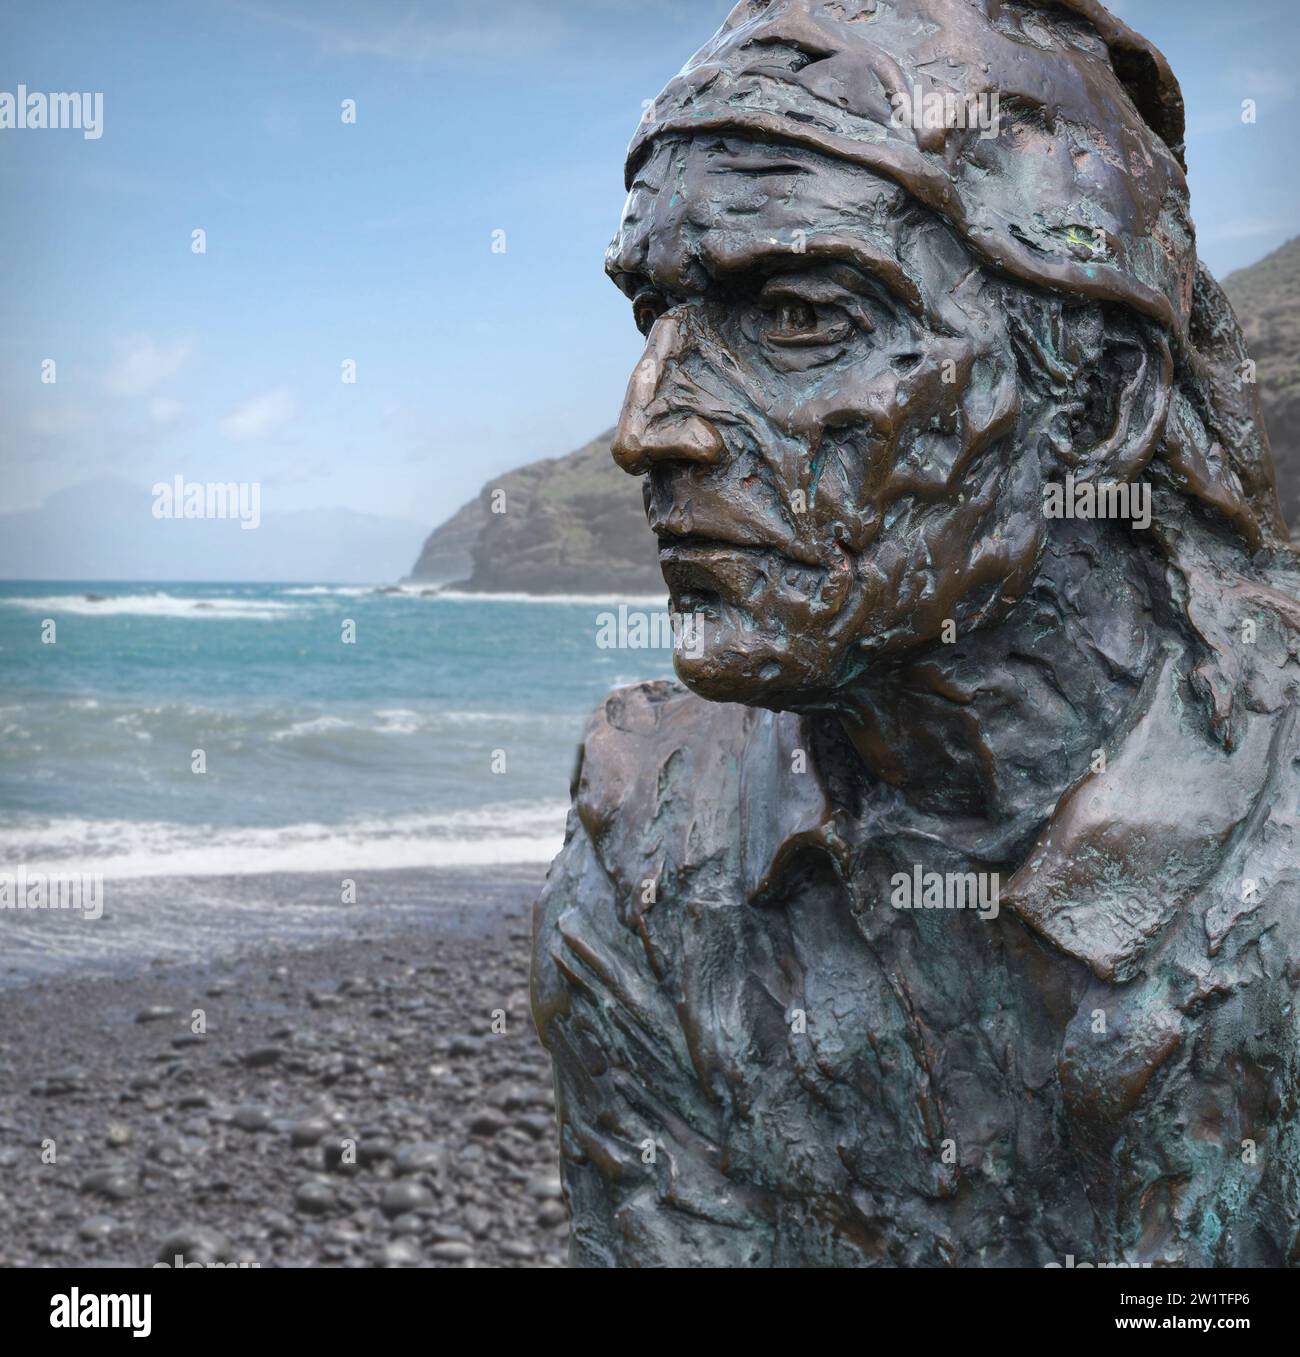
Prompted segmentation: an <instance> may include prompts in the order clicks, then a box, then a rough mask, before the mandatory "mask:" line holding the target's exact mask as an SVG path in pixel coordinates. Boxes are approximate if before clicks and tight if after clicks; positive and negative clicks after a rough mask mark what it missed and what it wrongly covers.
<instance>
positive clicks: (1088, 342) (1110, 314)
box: [1057, 307, 1174, 482]
mask: <svg viewBox="0 0 1300 1357" xmlns="http://www.w3.org/2000/svg"><path fill="white" fill-rule="evenodd" d="M1089 310H1090V312H1091V314H1090V315H1089V316H1088V317H1087V320H1086V321H1085V322H1084V323H1083V324H1081V325H1080V326H1079V327H1078V328H1077V329H1076V330H1075V333H1074V334H1073V335H1072V336H1071V338H1072V340H1073V343H1072V344H1071V346H1070V347H1073V348H1074V349H1075V352H1074V353H1073V354H1071V355H1070V357H1071V359H1072V360H1073V361H1072V363H1071V366H1072V367H1073V369H1074V378H1073V380H1072V381H1071V383H1070V387H1069V393H1068V394H1067V396H1066V397H1065V404H1064V409H1063V413H1065V414H1066V416H1067V421H1068V424H1067V433H1066V438H1065V443H1064V446H1062V445H1061V444H1058V445H1057V451H1058V454H1059V455H1060V457H1061V460H1062V462H1063V463H1064V464H1065V466H1064V468H1063V469H1065V470H1069V471H1072V472H1073V473H1074V475H1075V478H1076V479H1077V480H1090V481H1121V482H1122V481H1131V480H1133V479H1134V478H1135V477H1136V476H1138V475H1139V474H1141V472H1142V469H1143V468H1144V467H1145V466H1146V464H1147V463H1148V462H1149V461H1150V460H1151V458H1152V456H1153V454H1154V453H1155V451H1156V449H1157V448H1158V447H1159V445H1160V439H1161V437H1162V436H1163V434H1164V429H1165V420H1166V418H1167V417H1168V414H1169V400H1170V396H1171V395H1172V391H1173V372H1174V360H1173V355H1172V354H1171V353H1170V351H1169V341H1168V340H1167V339H1166V338H1165V336H1164V334H1163V333H1162V332H1161V331H1160V330H1159V329H1158V328H1157V327H1156V326H1154V325H1152V324H1151V323H1149V322H1148V321H1146V320H1143V319H1142V318H1141V317H1138V316H1134V315H1129V314H1127V313H1125V312H1122V311H1121V310H1119V309H1118V308H1111V307H1105V308H1089ZM1069 328H1070V327H1069V326H1068V325H1067V329H1069Z"/></svg>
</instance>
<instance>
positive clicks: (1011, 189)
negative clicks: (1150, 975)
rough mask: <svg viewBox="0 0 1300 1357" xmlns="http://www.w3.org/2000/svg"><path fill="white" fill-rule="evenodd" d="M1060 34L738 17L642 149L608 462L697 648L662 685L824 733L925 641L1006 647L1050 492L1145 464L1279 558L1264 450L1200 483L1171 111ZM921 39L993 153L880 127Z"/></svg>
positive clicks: (843, 11)
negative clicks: (1036, 67)
mask: <svg viewBox="0 0 1300 1357" xmlns="http://www.w3.org/2000/svg"><path fill="white" fill-rule="evenodd" d="M1073 8H1074V9H1076V10H1077V11H1078V13H1077V15H1076V16H1074V17H1071V16H1070V15H1069V12H1068V10H1066V9H1064V8H1061V7H1059V6H1058V7H1055V8H1053V9H1052V10H1050V11H1049V10H1046V9H1045V10H1044V11H1043V12H1042V13H1041V14H1040V12H1039V10H1038V8H1037V7H1036V6H1034V5H1028V4H1018V5H1009V4H1001V3H998V2H997V0H989V3H988V5H987V6H986V10H987V13H981V12H979V11H978V9H977V7H975V6H972V5H970V4H969V3H968V2H967V0H960V3H956V2H950V0H900V3H899V4H898V5H896V6H891V7H889V9H888V10H887V11H886V10H883V9H882V10H881V11H880V12H877V11H876V7H875V6H874V5H871V4H854V3H851V2H848V0H846V2H845V3H818V2H817V0H776V2H775V3H771V4H762V3H758V0H752V2H751V3H747V4H743V5H740V6H738V7H737V9H736V11H735V12H734V13H733V15H732V16H731V18H730V19H729V20H728V22H727V25H725V26H724V28H723V29H722V30H721V31H720V33H719V34H718V36H717V37H715V38H714V39H713V41H712V42H711V43H710V44H709V45H708V46H707V47H706V48H705V49H704V50H703V51H702V52H701V53H700V54H699V55H698V56H697V57H696V58H695V59H694V60H693V61H692V63H690V64H688V66H687V67H686V69H685V70H684V71H683V73H682V75H681V76H679V77H678V78H677V80H675V81H674V82H673V84H671V85H670V86H669V88H668V90H666V91H665V93H664V95H663V96H661V98H660V100H659V101H657V103H656V106H655V108H654V109H652V110H651V113H650V115H649V116H648V118H647V120H646V122H645V123H644V124H643V127H642V129H641V131H640V132H639V133H638V136H637V139H636V140H635V141H634V143H633V147H632V151H631V153H630V157H629V197H628V201H627V206H626V209H625V212H624V216H623V221H622V224H621V227H620V230H619V233H618V235H617V236H616V238H615V240H614V242H613V244H612V245H611V247H610V250H609V253H608V256H607V264H606V266H607V270H608V272H609V273H610V275H611V277H612V278H613V279H614V281H615V282H616V283H617V284H618V286H619V287H620V288H621V289H622V290H623V291H624V293H625V294H626V295H627V296H628V298H629V299H630V301H631V305H632V310H633V314H634V317H635V321H636V324H637V325H638V327H639V328H640V329H641V331H642V333H643V334H644V335H645V336H646V349H645V353H644V356H643V357H642V359H641V361H640V362H639V363H638V365H637V367H636V370H635V372H634V374H633V376H632V380H631V382H630V385H629V388H628V394H627V399H626V402H625V405H624V409H623V413H622V417H621V419H620V423H619V427H618V431H617V434H616V437H615V442H614V448H613V452H614V456H615V458H616V460H617V461H618V462H619V464H620V465H621V466H622V467H623V468H624V469H625V470H627V471H629V472H632V473H634V474H638V475H642V476H644V478H645V481H644V488H645V500H646V511H647V516H648V519H649V523H650V526H651V528H652V529H653V531H654V532H655V533H656V535H657V536H658V539H659V546H660V559H661V564H662V567H663V572H664V578H665V581H666V583H667V585H668V588H669V592H670V596H671V600H672V603H673V606H674V609H675V610H678V611H681V612H683V613H688V614H695V615H697V616H699V617H700V619H701V621H702V628H701V631H700V634H699V637H698V638H697V639H696V642H695V644H693V645H692V646H690V647H689V648H685V649H682V650H680V651H679V653H678V655H677V657H676V663H677V668H678V672H679V674H680V676H681V677H682V679H683V680H684V681H685V682H686V683H687V684H688V685H689V686H690V687H692V688H693V689H694V690H695V691H697V692H698V693H700V694H701V695H703V696H705V697H710V698H715V699H718V700H725V701H742V702H749V703H755V704H759V705H764V706H771V707H788V708H793V709H818V708H833V707H835V705H836V703H837V696H838V695H839V694H841V693H843V692H844V691H845V690H846V688H847V687H848V686H849V685H851V684H852V683H854V682H855V681H856V680H857V679H858V678H859V677H860V676H861V675H863V674H864V673H868V672H869V671H870V670H871V669H872V668H873V667H878V666H880V665H882V664H887V663H889V662H890V661H891V660H892V659H894V658H895V657H900V656H905V655H916V654H919V653H921V652H923V651H925V650H926V649H927V648H929V647H932V646H935V645H936V644H939V643H940V641H941V640H943V639H950V637H945V635H944V632H945V627H946V626H948V625H952V626H955V628H956V629H957V631H958V632H959V633H961V634H966V633H968V632H970V631H971V630H973V629H976V628H980V627H987V626H991V625H995V624H996V623H997V621H998V620H999V619H1000V618H1002V617H1004V616H1005V615H1006V614H1007V613H1008V611H1009V610H1010V609H1012V608H1013V607H1014V606H1015V604H1016V603H1017V601H1018V600H1020V599H1021V598H1022V597H1023V596H1024V595H1025V593H1026V591H1027V590H1028V589H1029V588H1030V587H1031V585H1032V584H1033V581H1034V579H1035V577H1036V574H1037V572H1038V570H1039V567H1040V564H1041V560H1042V556H1043V552H1044V550H1045V549H1046V546H1047V543H1048V540H1049V535H1050V532H1051V524H1050V522H1049V521H1048V520H1047V519H1046V518H1045V517H1044V514H1043V512H1042V505H1043V487H1044V484H1045V483H1046V482H1047V481H1053V482H1058V481H1061V480H1062V479H1063V478H1064V477H1065V476H1066V475H1067V474H1068V475H1072V476H1073V477H1075V478H1076V479H1079V480H1083V479H1088V480H1094V481H1112V482H1113V481H1119V482H1129V481H1132V480H1134V479H1135V478H1137V477H1139V476H1142V475H1144V474H1150V473H1151V464H1152V461H1153V458H1157V457H1158V458H1159V459H1160V461H1161V463H1162V466H1163V470H1162V472H1161V473H1160V474H1161V475H1162V476H1163V477H1164V480H1163V481H1162V485H1166V487H1167V488H1169V489H1170V490H1171V491H1176V492H1177V493H1178V494H1180V495H1186V494H1188V493H1190V494H1191V495H1193V496H1195V497H1197V498H1199V499H1200V500H1202V501H1204V502H1205V503H1206V504H1208V505H1211V506H1213V508H1214V509H1215V511H1216V512H1217V513H1219V514H1220V515H1222V516H1223V517H1224V518H1225V519H1226V520H1227V521H1228V522H1230V523H1232V524H1233V525H1234V527H1235V528H1236V529H1237V530H1238V532H1239V533H1240V534H1241V535H1242V536H1243V537H1244V538H1246V539H1250V537H1251V534H1252V533H1253V534H1254V535H1255V540H1254V541H1249V545H1250V546H1258V545H1259V544H1260V539H1261V534H1264V533H1266V532H1268V531H1271V529H1272V520H1271V519H1270V517H1269V515H1270V510H1269V499H1270V496H1271V494H1272V487H1271V478H1270V475H1269V471H1268V466H1267V455H1266V452H1259V453H1251V452H1248V453H1247V454H1246V456H1245V459H1244V460H1243V463H1242V466H1241V467H1236V466H1232V465H1229V457H1228V454H1226V453H1224V451H1223V449H1222V448H1221V447H1220V448H1219V454H1220V455H1219V459H1218V464H1217V465H1214V466H1211V465H1209V464H1208V463H1207V461H1206V452H1207V450H1208V449H1209V448H1211V447H1212V446H1213V445H1214V443H1215V439H1214V436H1213V430H1212V429H1210V428H1207V418H1208V417H1209V415H1210V412H1209V410H1208V407H1207V408H1206V409H1201V408H1199V398H1198V393H1197V389H1196V383H1195V381H1194V380H1191V379H1190V378H1189V374H1194V372H1195V364H1194V362H1193V360H1192V358H1191V354H1192V352H1193V346H1194V345H1195V343H1196V339H1197V336H1196V333H1195V332H1196V317H1195V315H1194V310H1195V308H1194V304H1193V303H1194V301H1195V300H1200V301H1201V302H1202V304H1203V305H1204V304H1205V303H1206V301H1207V298H1205V297H1198V296H1197V289H1198V288H1200V289H1202V291H1204V290H1206V289H1213V287H1214V285H1213V283H1212V282H1211V281H1209V280H1208V275H1204V277H1203V280H1202V279H1197V278H1196V277H1195V252H1194V247H1193V246H1192V245H1191V242H1190V226H1189V225H1188V223H1187V221H1186V216H1185V198H1186V187H1185V182H1184V180H1183V178H1182V171H1181V167H1180V165H1179V164H1178V161H1177V154H1178V146H1177V136H1176V134H1175V133H1174V132H1173V131H1171V130H1170V129H1171V127H1172V126H1173V123H1174V122H1175V121H1177V120H1176V119H1174V118H1173V116H1172V114H1171V107H1172V96H1171V95H1170V93H1169V91H1170V90H1172V91H1173V95H1176V86H1174V85H1173V84H1172V77H1169V76H1168V75H1167V69H1165V68H1163V67H1162V64H1161V65H1157V64H1156V62H1155V60H1154V58H1150V59H1149V61H1150V65H1149V66H1148V67H1143V68H1141V70H1139V71H1138V72H1137V74H1136V75H1134V77H1133V81H1134V83H1133V86H1132V89H1131V90H1130V89H1129V87H1127V86H1124V85H1123V84H1122V82H1121V79H1120V76H1119V75H1118V74H1117V70H1119V69H1121V68H1123V69H1129V68H1130V67H1131V66H1132V62H1131V61H1129V63H1128V66H1126V65H1125V61H1126V60H1128V59H1127V58H1126V59H1125V60H1121V59H1119V58H1118V57H1117V56H1116V53H1117V52H1120V51H1129V50H1140V51H1146V50H1147V49H1146V47H1145V44H1142V40H1141V39H1137V38H1136V36H1135V35H1131V34H1128V31H1127V30H1123V31H1122V33H1121V32H1120V31H1119V30H1120V29H1121V28H1122V26H1118V25H1116V24H1115V21H1113V20H1110V18H1109V16H1108V15H1105V11H1104V10H1101V9H1100V6H1097V5H1094V4H1091V0H1078V3H1077V4H1076V5H1075V6H1073ZM850 11H853V14H851V13H850ZM904 11H908V13H904ZM912 11H915V13H911V12H912ZM918 14H923V15H924V17H926V18H927V19H928V20H930V21H931V24H932V31H931V30H929V29H927V30H924V31H926V32H927V33H928V36H926V37H924V38H920V39H918V38H917V37H916V36H915V35H916V32H917V31H918V29H917V26H916V25H915V24H912V23H909V19H914V18H916V17H917V15H918ZM854 15H856V16H857V17H856V18H855V17H854ZM990 15H992V16H994V17H992V18H990ZM1099 15H1105V19H1106V20H1107V21H1109V25H1110V27H1109V28H1108V29H1106V32H1107V33H1108V34H1109V41H1110V44H1111V45H1110V46H1109V47H1108V46H1107V41H1106V40H1103V36H1102V34H1101V32H1099V29H1098V27H1097V26H1096V25H1097V24H1099V23H1101V20H1100V18H1099ZM1008 16H1011V17H1010V18H1009V17H1008ZM1013 20H1014V22H1013ZM936 34H937V39H936V36H935V35H936ZM1124 35H1127V37H1125V36H1124ZM936 40H938V41H939V45H940V46H942V47H943V48H944V50H945V53H946V55H947V57H948V59H949V60H948V64H947V65H946V66H945V67H944V68H943V69H944V72H945V74H944V75H943V77H942V79H943V80H944V81H945V85H946V87H948V88H949V89H951V88H957V89H958V90H960V91H961V92H962V94H963V97H965V96H969V95H972V94H977V93H982V94H984V95H985V96H987V95H989V94H990V92H993V93H998V94H999V96H1000V102H1001V109H1000V121H1001V123H1002V126H1001V128H1000V130H999V131H998V132H997V135H996V136H987V135H981V129H980V128H978V127H974V126H971V127H967V128H964V129H961V128H952V127H938V128H926V127H925V126H896V125H895V123H896V121H897V118H896V111H897V108H898V101H897V99H894V100H892V102H891V96H892V95H894V94H895V93H896V92H897V90H898V89H899V88H902V89H903V90H907V91H911V92H912V93H914V94H915V95H922V94H923V92H924V90H925V89H927V88H929V86H928V84H927V83H926V82H928V81H930V80H931V78H932V72H933V70H934V63H933V61H932V59H931V58H932V53H931V51H930V45H932V44H933V43H934V42H935V41H936ZM1130 40H1131V47H1130V48H1126V47H1123V46H1122V44H1123V43H1126V42H1129V41H1130ZM1025 44H1033V45H1035V47H1036V55H1037V56H1040V57H1041V56H1043V53H1044V51H1047V52H1048V53H1049V55H1050V57H1051V59H1050V60H1047V59H1044V62H1043V70H1045V71H1046V72H1047V73H1048V74H1049V76H1050V74H1051V73H1052V72H1053V71H1057V72H1058V73H1059V76H1060V79H1061V83H1062V90H1061V92H1060V96H1059V98H1060V102H1059V106H1058V108H1057V113H1058V118H1057V120H1056V122H1055V124H1054V126H1049V124H1048V122H1047V121H1045V120H1044V118H1043V116H1042V112H1041V110H1042V104H1041V102H1040V103H1039V104H1038V105H1036V106H1035V107H1034V108H1032V109H1031V108H1030V107H1029V106H1028V105H1027V103H1026V96H1025V95H1024V93H1023V91H1020V90H1018V88H1017V87H1016V85H1015V83H1014V80H1015V72H1016V70H1017V69H1018V67H1017V64H1016V58H1017V55H1018V50H1019V49H1022V48H1023V46H1024V45H1025ZM1151 50H1153V49H1151ZM1156 55H1157V56H1158V54H1156ZM1161 62H1162V59H1161ZM1070 77H1074V78H1073V79H1071V78H1070ZM1000 80H1001V81H1003V82H1005V83H1004V84H1003V86H1002V88H1000V89H999V88H998V82H999V81H1000ZM1143 81H1145V82H1146V83H1145V85H1143V84H1142V82H1143ZM990 86H993V87H994V88H993V89H992V91H990V88H989V87H990ZM1130 96H1131V97H1130ZM1162 99H1163V101H1164V102H1163V103H1162V102H1161V101H1162ZM1090 100H1091V101H1092V103H1091V104H1090V102H1089V101H1090ZM1135 100H1136V101H1138V102H1143V103H1145V104H1146V105H1147V110H1146V114H1145V115H1144V114H1143V113H1141V112H1139V109H1138V107H1137V104H1136V103H1135V102H1134V101H1135ZM1072 101H1073V102H1072ZM1107 101H1109V105H1113V104H1116V103H1117V102H1118V103H1120V104H1122V105H1123V106H1122V107H1121V108H1120V109H1119V111H1118V113H1116V112H1115V110H1114V109H1113V108H1111V109H1110V110H1109V111H1107V109H1106V108H1103V109H1101V111H1097V112H1095V115H1094V112H1093V109H1092V104H1098V105H1100V104H1102V103H1106V102H1107ZM950 107H951V105H950ZM917 108H918V110H919V109H920V108H921V100H920V99H918V100H917ZM984 110H985V113H986V114H987V111H988V104H987V102H986V103H985V105H984ZM1148 116H1149V117H1152V118H1154V119H1156V121H1157V122H1158V123H1159V122H1161V119H1163V122H1162V123H1161V126H1162V130H1163V136H1162V134H1161V132H1158V131H1156V130H1155V129H1154V128H1153V127H1152V126H1150V125H1149V124H1148V123H1147V121H1146V117H1148ZM1089 117H1092V121H1091V122H1090V121H1089ZM1163 137H1169V138H1170V141H1169V142H1166V141H1165V140H1164V139H1163ZM1171 143H1172V144H1171ZM1139 164H1140V165H1141V166H1142V168H1143V171H1144V174H1145V182H1141V183H1138V184H1136V185H1135V184H1134V182H1133V178H1132V173H1133V170H1134V168H1135V167H1136V166H1138V165H1139ZM1180 233H1181V234H1180ZM1216 297H1217V289H1215V290H1214V295H1213V297H1209V298H1208V300H1209V301H1213V300H1214V298H1216ZM1234 328H1235V326H1234ZM1238 343H1239V336H1238ZM1228 356H1230V355H1228ZM1218 357H1219V359H1220V360H1223V359H1224V357H1225V355H1223V354H1220V355H1219V356H1218ZM1204 361H1205V360H1204V358H1202V364H1203V363H1204ZM1202 394H1203V393H1202ZM1243 473H1244V474H1243ZM1252 477H1253V480H1252V479H1251V478H1252ZM1247 482H1249V483H1247ZM1271 512H1272V513H1273V514H1275V513H1276V502H1275V500H1273V501H1272V510H1271ZM1261 523H1263V526H1261Z"/></svg>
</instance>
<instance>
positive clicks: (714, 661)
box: [673, 635, 807, 710]
mask: <svg viewBox="0 0 1300 1357" xmlns="http://www.w3.org/2000/svg"><path fill="white" fill-rule="evenodd" d="M673 668H674V669H675V670H676V671H677V677H678V678H679V679H681V681H682V682H683V683H684V684H685V685H686V686H687V687H688V688H689V689H690V690H691V691H692V692H693V693H696V694H698V696H700V697H703V698H707V699H708V700H709V701H710V702H743V703H746V704H748V705H749V706H755V707H771V708H773V709H775V710H785V709H787V708H794V707H797V706H798V705H799V694H800V693H802V692H803V691H804V690H805V689H806V688H807V675H806V674H805V673H804V672H803V670H802V668H801V667H800V666H798V665H795V664H793V663H791V660H790V657H789V656H788V655H782V654H781V653H780V652H779V651H778V650H776V649H775V648H769V647H766V646H763V645H762V644H761V642H760V643H759V644H755V638H754V637H752V636H747V637H745V644H744V648H741V646H740V645H730V646H729V645H728V644H727V639H726V636H725V635H723V636H719V637H714V638H710V642H709V644H707V645H705V646H703V647H701V648H699V649H698V650H696V651H694V652H692V651H691V650H688V649H687V648H685V647H682V646H678V647H677V648H676V650H675V651H674V652H673Z"/></svg>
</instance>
